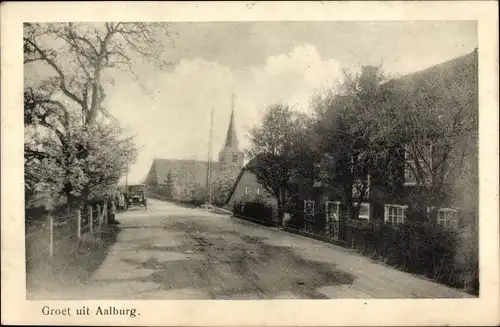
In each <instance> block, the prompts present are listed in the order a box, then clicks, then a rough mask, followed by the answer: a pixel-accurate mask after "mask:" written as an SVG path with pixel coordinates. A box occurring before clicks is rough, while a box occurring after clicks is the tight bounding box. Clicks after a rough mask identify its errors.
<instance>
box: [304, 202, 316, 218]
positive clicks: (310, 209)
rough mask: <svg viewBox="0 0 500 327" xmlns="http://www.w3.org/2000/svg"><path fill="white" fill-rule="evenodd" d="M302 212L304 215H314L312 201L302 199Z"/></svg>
mask: <svg viewBox="0 0 500 327" xmlns="http://www.w3.org/2000/svg"><path fill="white" fill-rule="evenodd" d="M304 213H305V214H306V215H314V201H308V200H305V201H304Z"/></svg>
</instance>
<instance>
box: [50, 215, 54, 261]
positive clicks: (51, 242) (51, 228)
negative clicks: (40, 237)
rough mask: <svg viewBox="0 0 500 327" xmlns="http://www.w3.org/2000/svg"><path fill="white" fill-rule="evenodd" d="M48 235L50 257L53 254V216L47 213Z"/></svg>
mask: <svg viewBox="0 0 500 327" xmlns="http://www.w3.org/2000/svg"><path fill="white" fill-rule="evenodd" d="M49 235H50V241H49V242H50V244H49V254H50V256H51V257H53V256H54V218H53V217H52V215H49Z"/></svg>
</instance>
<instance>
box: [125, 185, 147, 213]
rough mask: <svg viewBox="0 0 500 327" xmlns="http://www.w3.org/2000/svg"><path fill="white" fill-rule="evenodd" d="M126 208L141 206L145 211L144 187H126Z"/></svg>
mask: <svg viewBox="0 0 500 327" xmlns="http://www.w3.org/2000/svg"><path fill="white" fill-rule="evenodd" d="M127 202H128V203H127V205H128V207H129V208H130V207H134V206H137V207H139V206H141V207H144V209H145V210H146V209H147V198H146V186H145V185H143V184H138V185H128V187H127Z"/></svg>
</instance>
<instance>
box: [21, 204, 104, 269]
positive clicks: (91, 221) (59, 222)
mask: <svg viewBox="0 0 500 327" xmlns="http://www.w3.org/2000/svg"><path fill="white" fill-rule="evenodd" d="M107 224H108V210H107V205H106V204H104V205H103V207H102V208H101V206H100V205H99V204H98V205H96V206H88V207H87V208H86V209H76V210H74V211H73V212H71V211H70V210H67V211H66V214H64V215H61V214H55V215H54V214H53V213H47V214H46V215H45V219H44V220H43V221H41V220H31V219H30V220H27V221H26V222H25V242H26V263H27V265H29V264H30V263H31V262H32V261H34V260H43V259H44V258H47V257H53V256H54V255H55V252H56V251H57V250H58V249H60V248H61V246H67V245H68V244H70V245H74V246H76V247H77V246H78V244H79V242H80V240H81V239H82V237H83V235H85V234H89V233H95V232H99V231H100V230H101V229H102V228H103V227H104V226H107Z"/></svg>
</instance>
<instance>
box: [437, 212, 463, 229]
mask: <svg viewBox="0 0 500 327" xmlns="http://www.w3.org/2000/svg"><path fill="white" fill-rule="evenodd" d="M458 213H459V210H458V209H454V208H440V209H439V210H438V211H437V216H436V223H437V224H438V225H441V226H444V227H448V228H452V227H454V228H456V227H458ZM441 214H443V217H442V216H441Z"/></svg>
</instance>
